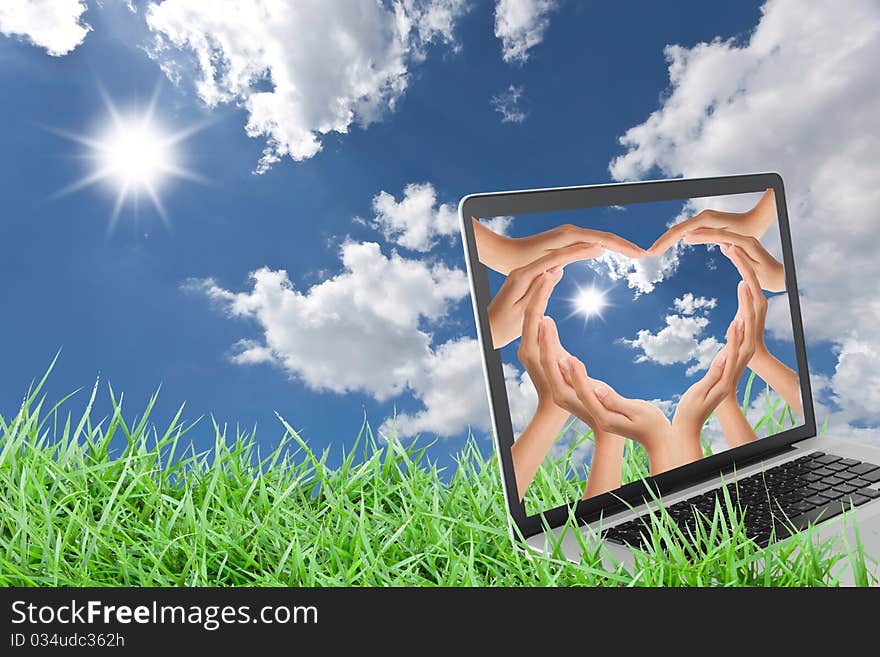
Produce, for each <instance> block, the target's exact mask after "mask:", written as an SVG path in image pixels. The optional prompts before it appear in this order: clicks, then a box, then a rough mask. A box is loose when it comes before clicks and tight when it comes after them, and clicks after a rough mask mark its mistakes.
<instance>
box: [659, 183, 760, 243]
mask: <svg viewBox="0 0 880 657" xmlns="http://www.w3.org/2000/svg"><path fill="white" fill-rule="evenodd" d="M775 220H776V196H775V195H774V192H773V190H772V189H767V190H765V191H764V194H763V196H761V198H760V200H759V201H758V202H757V203H756V204H755V207H753V208H752V209H750V210H748V211H746V212H721V211H719V210H709V209H707V210H702V211H701V212H699V213H697V214H696V215H695V216H693V217H691V218H690V219H686V220H685V221H682V222H681V223H679V224H675V225H674V226H671V227H670V228H669V229H668V230H667V231H666V232H665V233H663V234H662V235H661V236H660V237H658V238H657V241H656V242H654V244H652V245H651V247H650V248H649V249H648V255H651V256H659V255H662V254H663V253H665V252H666V251H667V250H668V249H669V248H670V247H671V246H672V245H673V244H675V243H676V242H678V241H679V240H680V239H682V237H683V236H684V234H685V233H687V232H689V231H692V230H694V229H696V228H724V229H728V228H730V229H733V230H735V231H736V232H737V233H739V234H740V235H746V236H749V237H755V238H759V237H761V236H762V235H763V234H764V233H766V232H767V229H768V228H769V227H770V225H771V224H772V223H773V222H774V221H775Z"/></svg>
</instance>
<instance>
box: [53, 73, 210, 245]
mask: <svg viewBox="0 0 880 657" xmlns="http://www.w3.org/2000/svg"><path fill="white" fill-rule="evenodd" d="M101 96H102V98H103V100H104V106H105V108H106V111H107V118H106V121H104V123H103V125H102V127H101V128H100V129H99V130H97V131H96V132H95V134H90V135H83V134H77V133H74V132H70V131H67V130H62V129H59V128H54V127H47V129H48V130H51V131H52V132H54V133H55V134H57V135H59V136H61V137H64V138H65V139H68V140H70V141H74V142H76V143H78V144H80V145H81V146H84V147H85V151H84V152H83V153H82V154H81V157H82V158H84V159H85V160H87V161H89V162H90V164H91V167H90V170H89V172H88V173H86V174H85V175H84V176H83V177H82V178H80V179H78V180H75V181H74V182H72V183H70V184H69V185H67V186H65V187H63V188H62V189H60V190H58V191H57V192H56V193H55V194H53V197H59V196H65V195H67V194H71V193H73V192H77V191H79V190H82V189H85V188H86V187H91V186H93V185H96V184H98V183H106V184H108V185H109V186H110V188H111V189H112V190H113V193H114V201H113V209H112V212H111V215H110V225H109V229H110V230H112V229H113V227H114V226H115V225H116V222H117V221H118V220H119V217H120V215H121V214H122V211H123V209H124V208H125V207H126V206H127V205H128V204H129V202H133V203H134V205H135V206H137V202H138V200H139V198H140V197H141V196H147V197H148V198H149V199H150V202H151V203H152V205H153V208H154V209H155V211H156V213H157V214H158V215H159V217H160V219H161V220H162V221H163V223H165V225H166V226H170V220H169V217H168V212H167V211H166V210H165V205H164V203H163V201H162V190H163V187H164V186H165V185H166V184H167V183H168V182H169V181H171V180H172V179H175V178H178V179H185V180H191V181H195V182H206V180H205V179H204V178H203V177H202V176H200V175H199V174H197V173H195V172H193V171H190V170H188V169H186V168H185V167H184V166H183V164H182V163H181V154H180V152H179V149H178V145H179V144H180V143H181V142H183V141H184V140H186V139H188V138H189V137H191V136H192V135H193V134H194V133H196V132H198V131H199V130H201V129H202V128H203V127H204V124H196V125H192V126H188V127H186V128H184V129H183V130H179V131H176V132H172V131H170V130H168V129H167V128H166V126H164V125H163V124H162V123H161V122H160V121H159V120H158V119H157V118H156V104H157V101H158V88H157V90H156V92H154V93H153V95H152V97H151V98H150V102H149V103H148V104H147V106H146V107H143V108H139V109H136V110H134V111H131V112H127V113H122V112H120V111H119V109H118V108H117V107H116V104H115V103H114V102H113V100H112V99H111V98H110V96H108V95H107V94H106V93H105V92H104V91H103V90H102V92H101Z"/></svg>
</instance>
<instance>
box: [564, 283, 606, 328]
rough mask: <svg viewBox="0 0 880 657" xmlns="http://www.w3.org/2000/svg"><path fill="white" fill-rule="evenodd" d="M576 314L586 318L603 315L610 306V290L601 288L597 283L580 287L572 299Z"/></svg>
mask: <svg viewBox="0 0 880 657" xmlns="http://www.w3.org/2000/svg"><path fill="white" fill-rule="evenodd" d="M571 303H572V307H573V312H572V314H574V315H580V316H581V317H583V318H584V320H589V319H590V318H592V317H599V318H601V317H602V311H604V310H605V308H606V307H608V305H609V303H608V290H600V289H599V288H597V287H596V286H595V285H590V286H589V287H581V288H578V291H577V294H575V296H574V298H573V299H572V300H571Z"/></svg>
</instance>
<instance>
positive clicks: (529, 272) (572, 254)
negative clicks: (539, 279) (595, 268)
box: [505, 242, 602, 299]
mask: <svg viewBox="0 0 880 657" xmlns="http://www.w3.org/2000/svg"><path fill="white" fill-rule="evenodd" d="M600 255H602V247H601V246H599V245H598V244H592V243H585V242H579V243H577V244H571V245H569V246H564V247H562V248H560V249H554V250H553V251H551V252H550V253H548V254H547V255H544V256H541V257H540V258H538V259H537V260H535V261H534V262H531V263H529V264H527V265H525V266H523V267H519V268H517V269H514V270H513V271H512V272H510V275H509V276H508V277H507V281H505V283H508V282H509V284H510V286H511V292H512V293H513V294H516V298H517V299H520V298H522V297H523V296H524V295H525V293H526V291H527V290H528V289H529V287H530V286H531V284H532V282H533V281H534V279H535V277H536V276H538V275H539V274H542V273H543V272H545V271H549V270H553V269H554V268H556V267H559V268H562V267H565V265H569V264H571V263H572V262H577V261H578V260H589V259H591V258H597V257H599V256H600Z"/></svg>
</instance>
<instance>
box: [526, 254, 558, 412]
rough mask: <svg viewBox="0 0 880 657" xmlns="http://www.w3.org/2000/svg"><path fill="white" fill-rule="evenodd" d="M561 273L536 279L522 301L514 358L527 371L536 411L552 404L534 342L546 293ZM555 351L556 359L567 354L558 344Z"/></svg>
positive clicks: (547, 383)
mask: <svg viewBox="0 0 880 657" xmlns="http://www.w3.org/2000/svg"><path fill="white" fill-rule="evenodd" d="M561 273H562V271H561V270H559V272H557V273H549V272H548V273H545V274H541V275H539V276H538V280H537V281H536V283H535V286H536V288H535V290H534V292H532V293H531V294H530V295H529V297H528V300H527V301H526V302H525V310H524V312H523V323H522V340H520V343H519V348H518V349H517V350H516V356H517V358H518V359H519V362H520V364H522V366H523V368H525V370H526V372H528V375H529V378H530V379H531V381H532V384H533V385H534V386H535V391H536V392H537V394H538V408H541V407H542V406H544V405H546V404H548V403H549V404H553V393H552V392H551V390H550V382H549V380H548V378H547V374H546V373H545V372H544V366H543V364H542V363H541V347H540V344H539V342H538V336H539V334H540V332H541V320H542V319H543V318H544V312H545V311H546V310H547V302H548V301H549V300H550V294H551V293H552V292H553V288H554V287H555V286H556V283H557V282H558V281H559V278H558V276H559V275H561ZM557 351H558V356H559V357H560V358H561V357H563V356H568V355H569V354H568V352H567V351H565V349H564V348H563V347H562V345H561V344H560V345H558V347H557ZM555 367H556V366H555V365H554V368H555Z"/></svg>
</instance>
